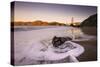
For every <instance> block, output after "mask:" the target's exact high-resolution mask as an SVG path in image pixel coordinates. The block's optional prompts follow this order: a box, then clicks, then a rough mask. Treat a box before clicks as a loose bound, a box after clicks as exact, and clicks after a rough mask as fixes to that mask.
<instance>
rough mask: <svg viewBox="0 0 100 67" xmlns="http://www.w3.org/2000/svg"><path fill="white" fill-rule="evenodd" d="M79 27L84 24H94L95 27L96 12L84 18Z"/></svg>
mask: <svg viewBox="0 0 100 67" xmlns="http://www.w3.org/2000/svg"><path fill="white" fill-rule="evenodd" d="M80 26H81V27H84V26H96V27H97V14H94V15H91V16H89V17H88V18H87V19H85V20H84V21H83V22H82V23H81V25H80Z"/></svg>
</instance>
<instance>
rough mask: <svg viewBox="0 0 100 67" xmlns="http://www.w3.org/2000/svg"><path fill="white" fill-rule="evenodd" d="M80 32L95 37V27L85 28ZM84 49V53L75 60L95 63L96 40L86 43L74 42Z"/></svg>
mask: <svg viewBox="0 0 100 67" xmlns="http://www.w3.org/2000/svg"><path fill="white" fill-rule="evenodd" d="M82 31H83V32H84V33H85V34H88V35H93V36H96V37H97V28H96V27H86V28H83V29H82ZM76 43H78V44H80V45H81V46H83V47H84V48H85V52H84V53H83V54H81V55H80V56H79V57H78V58H77V59H78V60H79V61H80V62H81V61H96V60H97V38H95V39H92V40H88V41H79V42H76Z"/></svg>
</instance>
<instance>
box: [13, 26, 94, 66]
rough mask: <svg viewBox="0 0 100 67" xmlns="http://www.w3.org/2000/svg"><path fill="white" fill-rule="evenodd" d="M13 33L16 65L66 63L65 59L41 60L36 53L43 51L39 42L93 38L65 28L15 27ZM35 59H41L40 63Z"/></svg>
mask: <svg viewBox="0 0 100 67" xmlns="http://www.w3.org/2000/svg"><path fill="white" fill-rule="evenodd" d="M13 32H14V33H13V34H14V44H13V45H14V56H15V58H14V60H15V64H16V65H26V64H42V63H59V62H68V60H65V59H62V60H56V61H48V60H43V59H44V57H43V56H42V54H41V53H40V52H38V50H39V49H41V48H43V49H45V47H44V46H43V45H42V46H41V43H40V42H41V41H48V40H52V38H53V37H54V36H58V37H71V38H72V39H73V41H80V40H87V39H91V38H93V36H89V35H86V34H84V33H83V32H82V30H81V29H80V28H76V27H75V28H74V27H66V26H61V27H59V26H34V27H30V26H27V27H26V26H22V27H21V26H17V27H14V31H13ZM37 59H41V61H40V60H39V61H38V60H37Z"/></svg>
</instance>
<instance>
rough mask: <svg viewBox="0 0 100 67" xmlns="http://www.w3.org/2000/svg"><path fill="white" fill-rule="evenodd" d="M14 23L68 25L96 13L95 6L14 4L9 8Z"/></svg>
mask: <svg viewBox="0 0 100 67" xmlns="http://www.w3.org/2000/svg"><path fill="white" fill-rule="evenodd" d="M11 9H12V12H13V11H14V21H25V22H27V21H36V20H42V21H47V22H53V21H56V22H60V23H70V22H71V19H72V17H73V18H74V22H82V21H83V20H85V19H86V18H88V17H89V16H90V15H93V14H96V13H97V7H96V6H80V5H68V4H50V3H36V2H15V4H14V6H13V7H11Z"/></svg>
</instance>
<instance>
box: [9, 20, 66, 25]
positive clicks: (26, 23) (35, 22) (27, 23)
mask: <svg viewBox="0 0 100 67" xmlns="http://www.w3.org/2000/svg"><path fill="white" fill-rule="evenodd" d="M11 26H66V24H64V23H59V22H46V21H40V20H37V21H33V22H11Z"/></svg>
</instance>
